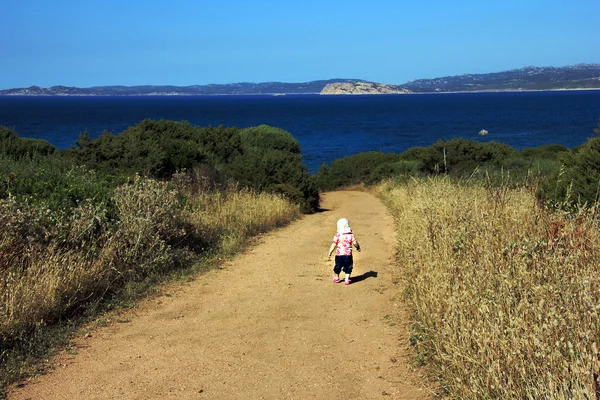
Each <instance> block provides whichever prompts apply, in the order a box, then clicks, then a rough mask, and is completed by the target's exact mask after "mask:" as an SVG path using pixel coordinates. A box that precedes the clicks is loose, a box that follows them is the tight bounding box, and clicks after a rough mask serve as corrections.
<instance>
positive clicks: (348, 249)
mask: <svg viewBox="0 0 600 400" xmlns="http://www.w3.org/2000/svg"><path fill="white" fill-rule="evenodd" d="M354 240H355V239H354V233H352V232H350V233H336V234H335V236H334V237H333V243H335V245H336V248H335V255H336V256H351V255H352V243H354Z"/></svg>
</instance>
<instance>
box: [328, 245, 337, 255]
mask: <svg viewBox="0 0 600 400" xmlns="http://www.w3.org/2000/svg"><path fill="white" fill-rule="evenodd" d="M334 250H335V243H331V246H330V247H329V253H327V258H331V253H333V251H334Z"/></svg>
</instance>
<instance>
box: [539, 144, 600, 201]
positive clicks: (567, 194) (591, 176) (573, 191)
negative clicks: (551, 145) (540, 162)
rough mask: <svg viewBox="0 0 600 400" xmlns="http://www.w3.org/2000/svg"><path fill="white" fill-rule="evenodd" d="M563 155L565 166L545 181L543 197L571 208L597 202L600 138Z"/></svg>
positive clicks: (598, 192) (598, 193) (541, 196)
mask: <svg viewBox="0 0 600 400" xmlns="http://www.w3.org/2000/svg"><path fill="white" fill-rule="evenodd" d="M560 154H561V156H560V160H561V161H562V163H563V166H562V168H560V169H559V170H558V171H555V172H554V173H553V174H552V175H551V176H550V177H549V178H548V179H547V180H545V181H544V183H543V186H542V188H541V190H540V192H539V196H540V198H541V199H542V200H545V201H550V202H551V203H553V204H554V205H559V206H567V207H570V206H576V205H584V204H587V205H592V204H594V203H596V202H597V201H598V200H599V198H600V137H594V138H592V139H590V140H588V141H587V142H586V143H585V144H583V145H581V146H578V147H576V148H574V149H573V150H572V151H570V152H566V153H560Z"/></svg>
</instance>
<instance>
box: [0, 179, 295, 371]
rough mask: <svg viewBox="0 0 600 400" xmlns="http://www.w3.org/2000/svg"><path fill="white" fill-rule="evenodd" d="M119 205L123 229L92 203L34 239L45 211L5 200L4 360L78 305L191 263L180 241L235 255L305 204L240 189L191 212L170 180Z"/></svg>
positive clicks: (121, 196)
mask: <svg viewBox="0 0 600 400" xmlns="http://www.w3.org/2000/svg"><path fill="white" fill-rule="evenodd" d="M113 200H114V202H115V205H116V207H115V208H116V210H117V213H118V222H116V223H115V222H111V221H109V220H108V219H107V217H106V215H105V214H104V213H105V210H99V209H95V208H94V207H91V206H90V205H89V204H83V205H82V206H81V207H80V208H79V209H77V210H75V212H74V213H73V217H72V218H71V220H70V221H68V223H66V222H65V223H64V224H63V225H64V226H62V228H61V229H62V231H63V233H62V234H57V235H54V236H52V238H50V239H48V238H46V239H43V238H40V237H37V236H34V235H33V234H32V233H31V232H34V231H35V229H33V228H32V226H33V225H35V224H36V223H37V222H36V221H37V219H36V218H37V217H36V215H37V214H38V213H39V210H38V209H34V208H31V209H28V210H25V211H22V210H20V209H18V208H17V207H16V206H15V205H14V204H13V203H14V199H8V200H0V203H2V204H0V221H9V222H10V221H12V222H13V225H10V224H9V222H6V224H5V225H4V226H2V227H0V356H2V355H3V354H2V350H3V348H5V347H4V346H6V345H10V343H11V342H12V341H13V339H15V338H20V337H25V338H26V337H27V336H28V335H30V334H31V332H32V331H33V330H35V329H36V327H40V326H44V325H46V324H47V323H49V322H52V321H54V320H56V319H59V318H62V317H63V316H64V315H65V313H67V312H70V310H73V309H74V307H78V306H79V305H82V304H85V303H86V302H88V301H90V300H95V299H99V298H102V296H103V295H104V294H105V293H106V292H107V291H115V290H118V289H119V288H120V287H122V286H124V285H126V284H127V283H128V282H130V281H135V280H139V279H143V278H144V277H146V276H149V275H151V274H153V273H161V271H165V270H168V269H169V268H171V267H173V266H174V265H176V264H177V263H178V262H179V259H178V258H179V257H187V256H189V251H188V252H187V253H186V254H183V253H182V251H181V249H176V248H175V247H177V246H176V245H177V243H178V242H179V243H182V242H186V243H189V244H190V245H191V248H192V249H195V250H197V251H199V252H207V253H208V252H210V253H215V252H220V253H223V252H225V253H228V254H229V253H231V252H234V251H236V250H239V249H240V248H241V246H242V245H243V244H244V243H245V241H246V240H247V239H248V238H249V237H251V236H252V235H256V234H257V233H259V232H264V231H267V230H269V229H272V228H273V227H275V226H280V225H282V224H285V223H287V222H289V221H291V220H292V219H294V218H296V217H298V216H299V208H298V206H296V205H293V204H291V203H290V202H288V201H287V200H285V199H283V198H281V197H279V196H276V195H271V194H261V193H255V192H252V191H249V190H237V189H236V190H234V189H232V190H227V191H210V192H202V193H197V194H194V195H189V196H188V201H187V205H186V206H185V207H183V208H182V207H181V203H180V194H179V193H178V192H177V191H175V190H173V189H171V188H169V186H168V185H167V184H166V183H161V182H156V181H153V180H149V179H139V178H138V179H136V181H135V183H133V184H132V185H127V186H124V187H122V188H119V189H118V190H117V191H116V193H115V195H114V197H113ZM10 202H13V203H10ZM63 222H64V221H63ZM17 223H18V224H20V225H18V226H19V227H21V228H18V229H21V230H27V232H29V233H28V234H27V235H26V236H23V235H20V234H19V233H18V232H17V231H18V229H17V228H15V226H16V225H15V224H17ZM61 223H62V222H61ZM23 226H24V227H25V228H22V227H23ZM44 240H45V242H44ZM198 243H201V244H203V245H205V247H204V248H202V247H200V246H198ZM184 253H185V252H184ZM0 359H1V358H0ZM0 378H2V377H1V376H0ZM0 382H1V379H0Z"/></svg>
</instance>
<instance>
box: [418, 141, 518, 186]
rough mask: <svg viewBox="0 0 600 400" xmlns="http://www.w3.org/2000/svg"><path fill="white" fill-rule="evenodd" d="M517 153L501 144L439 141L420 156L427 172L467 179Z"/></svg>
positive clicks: (496, 165)
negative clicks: (480, 168)
mask: <svg viewBox="0 0 600 400" xmlns="http://www.w3.org/2000/svg"><path fill="white" fill-rule="evenodd" d="M515 152H516V151H515V150H514V149H513V148H512V147H510V146H508V145H506V144H504V143H498V142H486V143H481V142H476V141H473V140H467V139H452V140H448V141H444V140H438V141H437V142H436V143H435V144H433V145H432V146H430V147H428V148H427V149H426V150H424V151H423V152H422V154H421V156H422V161H423V170H424V172H427V173H448V174H450V175H452V176H456V177H461V176H468V175H470V174H471V173H473V171H474V170H475V169H476V168H477V167H480V166H492V167H500V166H501V165H502V162H503V161H504V160H506V159H507V158H509V157H511V156H513V155H514V154H515Z"/></svg>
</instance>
